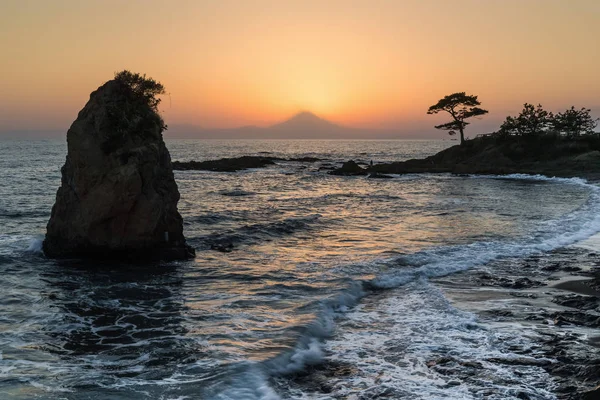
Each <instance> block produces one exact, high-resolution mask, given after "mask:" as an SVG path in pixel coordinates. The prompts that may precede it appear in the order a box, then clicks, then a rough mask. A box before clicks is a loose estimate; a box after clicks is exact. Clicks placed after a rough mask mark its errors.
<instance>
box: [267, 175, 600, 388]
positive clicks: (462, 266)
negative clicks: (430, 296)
mask: <svg viewBox="0 0 600 400" xmlns="http://www.w3.org/2000/svg"><path fill="white" fill-rule="evenodd" d="M473 177H474V178H480V176H473ZM483 177H484V178H487V179H489V178H492V179H510V180H516V179H518V180H529V181H545V182H554V183H562V184H569V185H580V186H585V187H586V188H588V189H589V190H590V195H589V197H588V199H587V201H586V202H585V204H584V205H582V206H581V207H580V208H579V209H577V210H576V211H574V212H572V213H570V214H568V215H565V216H563V217H561V218H558V219H555V220H551V221H547V222H544V223H542V224H541V225H540V227H539V229H538V230H537V231H536V232H534V233H533V234H532V235H531V236H530V237H529V238H521V239H517V240H507V241H484V242H474V243H471V244H467V245H456V246H442V247H436V248H433V249H429V250H424V251H421V252H417V253H414V254H410V255H406V254H402V255H399V256H395V257H392V258H388V259H379V260H374V261H371V262H370V263H376V264H379V265H381V264H384V265H386V266H387V267H388V268H389V269H394V268H395V270H394V271H393V272H390V273H386V274H382V275H380V276H377V277H376V278H374V279H371V280H365V281H353V282H351V283H350V284H349V285H348V287H347V288H346V289H345V290H343V291H342V292H341V293H340V294H339V295H337V296H335V297H333V298H330V299H328V300H326V301H324V302H322V305H321V310H320V312H319V313H318V315H317V317H316V318H315V320H314V321H313V322H312V323H311V324H309V325H308V326H306V327H305V329H304V331H303V332H302V334H301V335H300V337H299V338H298V341H297V344H296V346H295V347H294V348H293V349H291V350H290V351H288V352H285V353H282V354H280V355H279V356H277V357H275V358H273V359H271V360H268V361H265V362H264V363H263V368H264V369H265V371H266V372H267V373H268V374H269V375H271V376H280V375H289V374H293V373H296V372H299V371H302V370H303V369H304V368H306V366H309V365H314V364H318V363H319V362H321V361H322V359H323V357H324V352H323V349H322V345H323V343H324V342H325V340H326V339H327V338H329V337H331V335H332V333H333V331H334V328H335V319H336V318H339V317H340V316H342V315H343V313H345V312H347V311H349V310H350V308H351V307H353V306H354V305H356V304H357V303H358V302H359V301H360V299H361V298H362V297H364V296H365V295H368V294H369V293H372V292H375V291H380V290H387V289H393V288H398V287H400V286H403V285H405V284H407V283H409V282H413V281H416V280H419V279H425V280H427V279H428V278H434V277H441V276H445V275H449V274H452V273H456V272H460V271H465V270H468V269H471V268H474V267H476V266H480V265H483V264H486V263H488V262H490V261H493V260H496V259H499V258H504V257H526V256H529V255H533V254H536V253H541V252H547V251H551V250H554V249H557V248H560V247H564V246H567V245H571V244H574V243H576V242H579V241H581V240H584V239H587V238H589V237H590V236H592V235H594V234H596V233H598V232H600V187H599V186H596V185H592V184H589V183H587V181H585V180H583V179H579V178H551V177H546V176H541V175H525V174H513V175H506V176H483ZM411 267H412V268H411Z"/></svg>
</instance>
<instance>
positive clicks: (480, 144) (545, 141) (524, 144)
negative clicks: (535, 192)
mask: <svg viewBox="0 0 600 400" xmlns="http://www.w3.org/2000/svg"><path fill="white" fill-rule="evenodd" d="M368 170H369V172H374V173H383V174H386V173H387V174H406V173H442V172H446V173H454V174H494V175H502V174H514V173H523V174H542V175H547V176H560V177H584V178H586V179H588V180H591V181H598V180H600V137H599V136H591V135H589V136H583V137H580V138H566V137H546V136H541V137H533V138H504V139H503V138H495V137H479V138H476V139H473V140H468V141H467V142H465V145H463V146H460V145H458V146H453V147H450V148H448V149H446V150H443V151H440V152H439V153H437V154H435V155H433V156H430V157H427V158H424V159H412V160H407V161H401V162H393V163H389V164H377V165H374V166H372V167H369V169H368Z"/></svg>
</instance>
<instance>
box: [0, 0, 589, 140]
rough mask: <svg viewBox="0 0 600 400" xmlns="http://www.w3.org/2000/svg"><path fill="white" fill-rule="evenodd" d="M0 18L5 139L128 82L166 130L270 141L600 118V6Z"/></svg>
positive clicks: (291, 7) (157, 4)
mask: <svg viewBox="0 0 600 400" xmlns="http://www.w3.org/2000/svg"><path fill="white" fill-rule="evenodd" d="M2 8H3V12H2V13H0V26H3V29H4V31H5V34H4V35H0V48H2V51H3V54H4V55H5V56H6V57H5V60H6V61H5V62H3V63H2V64H0V77H1V78H0V91H1V92H2V93H3V96H0V132H2V131H9V130H18V129H43V128H52V129H61V130H65V129H66V128H67V127H68V126H69V124H70V122H71V121H72V120H73V119H74V117H75V116H76V114H77V112H78V111H79V110H80V109H81V108H82V107H83V105H84V104H85V101H87V99H88V96H89V93H90V92H91V91H92V90H93V89H95V88H96V87H98V86H99V85H100V84H102V83H103V82H105V81H106V80H108V79H110V78H111V77H112V75H113V73H114V72H116V71H119V70H122V69H129V70H132V71H135V72H141V73H146V74H147V75H148V76H151V77H153V78H155V79H157V80H159V81H161V82H162V83H163V84H164V85H165V87H166V89H167V91H168V92H169V96H167V97H165V99H164V102H163V104H162V106H161V110H162V112H163V113H164V114H165V118H166V120H167V123H168V124H169V125H170V126H173V125H178V124H180V125H181V124H189V125H199V126H203V127H224V128H230V127H238V126H244V125H257V126H266V125H270V124H273V123H277V122H281V121H282V120H285V119H286V118H289V117H290V116H292V115H294V114H296V113H298V112H300V111H302V110H308V111H310V112H312V113H315V114H317V115H319V116H320V117H323V118H326V119H328V120H331V121H333V122H336V123H339V124H342V125H346V126H353V127H365V128H386V129H396V130H398V131H410V130H411V129H412V130H414V129H426V128H427V127H428V128H427V129H429V130H430V131H431V134H432V135H435V136H438V137H441V136H442V135H443V133H439V132H436V131H435V130H434V129H433V128H432V126H433V125H434V124H435V123H436V122H437V120H435V118H433V117H431V116H427V115H426V114H425V111H426V109H427V107H428V106H430V105H431V104H433V103H434V102H435V101H437V99H439V98H440V97H442V96H444V95H446V94H448V93H452V92H456V91H467V92H469V93H473V94H477V95H479V98H480V100H481V101H482V103H483V105H484V106H485V107H486V108H487V109H489V110H490V114H489V115H488V116H486V118H485V119H483V120H482V121H476V122H475V125H477V124H479V125H478V126H479V127H480V128H478V129H482V130H485V129H489V127H492V126H497V124H498V123H499V121H500V120H501V119H503V118H504V117H505V116H506V115H507V114H510V113H515V112H516V111H518V110H519V109H520V108H521V106H522V104H523V103H524V102H530V103H542V104H543V105H544V106H545V107H546V108H548V109H550V110H554V109H557V108H561V107H568V106H570V105H575V106H578V107H583V106H586V107H590V108H592V109H593V110H594V111H595V112H596V113H600V100H599V99H598V97H597V94H598V93H600V77H599V76H598V74H597V66H598V65H600V53H598V52H594V51H592V50H593V49H595V48H596V47H597V43H596V40H597V37H600V25H599V24H597V20H598V18H599V17H600V5H599V3H597V2H595V1H594V0H575V1H572V2H562V1H559V0H548V1H543V2H542V1H538V0H531V1H529V2H522V1H517V0H506V1H503V2H485V3H484V2H480V1H476V0H460V1H458V2H454V3H452V4H450V3H447V2H443V1H435V0H425V1H417V0H407V1H403V2H392V1H386V0H379V1H375V2H373V3H371V2H369V3H367V2H364V1H358V0H355V1H354V0H348V1H340V0H332V1H331V2H327V4H324V3H322V2H317V1H302V2H300V1H289V2H278V1H274V0H257V1H256V2H242V1H233V0H223V1H220V2H209V1H183V0H182V1H179V2H176V3H173V4H171V3H165V2H161V1H158V0H148V1H147V2H144V5H143V7H142V6H141V5H140V3H137V2H127V3H122V2H120V1H116V0H107V1H95V0H90V1H87V2H78V1H75V0H59V1H56V2H46V1H42V0H37V1H36V0H30V1H27V2H23V1H18V0H7V1H6V2H5V3H3V6H2ZM90 16H94V18H90ZM453 21H463V23H461V24H456V23H454V22H453Z"/></svg>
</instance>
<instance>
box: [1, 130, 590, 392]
mask: <svg viewBox="0 0 600 400" xmlns="http://www.w3.org/2000/svg"><path fill="white" fill-rule="evenodd" d="M16 143H17V144H14V146H13V148H12V149H11V150H10V151H9V153H10V154H13V155H14V156H13V157H12V158H11V159H10V160H7V159H6V158H2V157H0V180H3V181H4V182H8V185H5V186H2V187H0V305H1V306H2V313H0V351H1V352H2V358H1V359H0V387H2V390H3V392H4V393H6V396H5V397H7V398H14V399H26V398H31V397H34V396H39V397H40V398H48V399H59V398H66V399H81V398H108V399H132V398H136V399H137V398H147V399H157V398H164V399H175V398H184V397H182V396H188V398H221V399H226V398H231V399H246V398H248V399H252V398H276V395H275V394H274V392H273V389H271V388H270V384H269V376H270V375H273V374H280V373H289V372H293V371H297V370H299V369H302V368H303V367H304V366H305V365H306V364H310V363H312V362H316V361H317V360H318V359H319V357H321V356H322V355H323V353H322V350H321V348H320V342H321V341H322V340H323V339H326V338H327V337H328V336H329V335H331V334H332V329H333V328H334V325H333V323H332V318H333V315H332V312H333V311H335V312H342V313H343V312H346V311H348V310H349V307H351V306H353V305H355V304H356V302H357V301H358V300H359V299H360V296H362V295H363V294H364V293H366V292H367V290H365V287H363V286H362V284H361V282H368V281H370V280H372V279H374V278H376V277H381V276H382V275H387V274H391V275H393V274H394V272H396V271H402V270H409V269H416V268H418V267H422V266H423V265H424V264H426V263H429V264H428V265H430V267H431V268H433V266H435V265H437V264H435V263H433V261H432V259H433V258H435V257H442V258H443V257H447V258H448V257H452V254H454V253H452V252H455V253H456V254H459V250H460V249H463V248H465V247H466V246H471V245H472V249H473V251H474V252H477V251H479V250H478V249H482V250H481V251H486V252H489V249H491V248H492V245H493V243H500V244H502V243H505V242H506V243H508V242H510V243H513V242H516V243H519V242H523V243H525V244H526V243H529V242H530V241H531V240H533V239H532V238H536V237H542V236H543V237H550V236H551V235H553V234H555V230H556V226H557V224H548V225H545V223H546V221H553V220H556V219H559V218H563V217H564V216H565V215H572V214H573V213H574V212H578V214H573V215H576V217H573V218H572V219H566V220H565V222H564V224H563V225H562V226H560V228H561V229H562V228H564V229H565V230H567V229H571V230H576V229H578V227H579V226H580V225H581V224H582V223H583V222H582V221H585V218H586V217H587V216H588V214H590V213H591V211H593V210H591V209H590V210H591V211H589V212H588V211H586V210H588V208H589V207H590V205H589V204H588V203H589V199H590V189H589V188H588V187H586V186H584V185H575V184H569V183H558V182H546V181H531V180H530V181H519V180H503V179H493V178H473V177H453V176H449V175H420V176H416V175H406V176H398V177H396V178H395V179H391V180H370V179H367V178H364V177H357V178H344V177H334V176H329V175H327V174H325V173H324V172H323V171H320V170H319V168H320V166H322V164H324V163H335V162H337V161H338V160H341V159H344V158H350V157H353V158H356V159H359V160H360V159H362V160H370V159H371V158H372V159H375V160H376V161H381V160H391V159H402V158H411V157H420V156H423V155H427V154H430V153H432V152H435V151H437V150H438V149H439V147H440V146H442V145H440V143H439V142H436V143H433V144H431V143H428V142H409V143H402V142H376V141H374V142H339V143H333V144H332V143H331V142H319V141H315V142H302V141H299V142H298V141H293V142H292V141H290V142H285V141H279V142H278V141H272V142H262V144H261V142H255V143H253V144H251V145H248V144H247V143H243V144H238V145H237V147H236V145H235V143H234V144H232V143H227V142H219V141H217V142H211V141H203V142H189V141H182V142H169V146H170V148H171V151H172V153H173V159H206V158H216V157H221V156H223V157H224V156H236V155H240V154H252V153H253V152H255V153H256V152H259V151H268V152H270V153H271V154H273V155H274V156H282V157H289V156H295V157H302V156H316V157H319V158H321V159H323V161H320V162H316V163H308V164H307V163H298V162H280V163H279V164H278V165H276V166H273V167H269V168H266V169H261V170H251V171H242V172H239V173H206V172H197V171H185V172H176V179H177V182H178V185H179V188H180V191H181V202H180V210H181V212H182V214H183V217H184V221H185V234H186V236H187V238H188V240H189V242H190V244H192V245H193V246H194V247H196V248H197V250H198V251H197V257H196V259H195V260H193V261H187V262H180V263H173V264H168V265H165V264H158V265H146V266H131V265H102V264H95V265H92V264H89V263H86V264H82V263H81V262H79V261H71V262H60V263H57V262H54V261H50V260H46V259H44V258H43V257H42V256H41V255H40V254H39V253H35V252H33V253H32V252H27V251H25V249H27V248H28V247H29V245H30V243H31V241H32V240H34V239H35V238H38V239H39V238H40V237H41V235H43V232H44V226H45V224H46V222H47V219H48V217H49V211H50V208H51V206H52V202H53V200H54V193H55V190H56V187H57V185H58V179H59V175H58V172H57V171H58V168H59V167H60V165H61V164H62V162H63V161H64V145H63V144H62V143H60V144H52V143H50V144H48V143H46V144H45V147H44V146H38V147H35V146H34V147H27V146H22V145H21V144H19V142H16ZM261 146H262V147H261ZM444 146H445V145H444ZM41 149H44V151H45V153H44V155H40V154H37V153H36V152H38V153H39V152H40V151H41ZM2 152H3V150H2V149H0V155H2ZM31 152H34V153H36V154H37V156H35V157H31V156H30V155H29V153H31ZM361 153H366V154H361ZM348 155H350V156H348ZM30 158H31V159H34V160H36V162H35V163H33V162H30V161H29V159H30ZM33 177H37V179H39V182H37V183H36V184H35V185H32V184H31V182H29V179H30V178H33ZM34 186H35V187H34ZM586 207H587V208H586ZM586 212H588V214H586ZM477 243H487V244H485V245H479V246H477ZM489 243H492V244H489ZM219 245H224V246H225V245H226V246H230V247H227V250H231V251H230V252H219V251H215V250H211V248H219ZM461 246H462V247H461ZM34 247H35V246H34ZM498 248H499V249H504V248H507V249H508V248H511V249H512V248H513V247H510V246H505V247H502V246H498ZM457 249H458V250H457ZM461 251H462V250H461ZM410 255H417V256H415V257H410ZM421 255H422V257H421V258H419V257H418V256H421ZM460 255H461V257H462V258H460V259H461V260H465V263H468V260H470V259H474V258H476V257H477V256H480V254H475V253H473V254H471V253H467V252H465V251H462V253H460ZM502 255H503V253H502V252H498V256H502ZM431 268H430V269H431ZM395 301H399V302H402V299H401V298H399V299H397V300H395ZM372 307H375V305H372ZM434 314H435V313H432V314H431V315H434ZM373 329H381V330H384V329H385V326H384V325H381V326H377V325H376V322H374V325H373ZM382 332H383V333H382V335H385V332H384V331H382ZM269 396H271V397H269ZM298 396H300V395H298Z"/></svg>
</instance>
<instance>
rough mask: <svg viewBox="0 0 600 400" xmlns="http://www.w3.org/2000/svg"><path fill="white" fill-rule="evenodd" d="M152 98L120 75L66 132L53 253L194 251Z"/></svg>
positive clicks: (175, 255)
mask: <svg viewBox="0 0 600 400" xmlns="http://www.w3.org/2000/svg"><path fill="white" fill-rule="evenodd" d="M138 77H139V76H138ZM160 87H161V88H162V86H160ZM150 99H151V100H152V99H153V98H150ZM154 100H155V99H154ZM149 101H150V100H149V98H147V97H146V98H144V97H143V96H141V95H140V94H139V92H137V91H136V90H135V89H134V88H132V86H131V85H130V84H128V83H127V82H125V81H123V80H120V79H115V80H111V81H108V82H106V83H105V84H104V85H102V86H101V87H100V88H98V89H97V90H96V91H94V92H93V93H92V94H91V95H90V99H89V101H88V103H87V104H86V105H85V107H84V108H83V109H82V110H81V111H80V112H79V115H78V116H77V119H76V120H75V122H73V124H72V125H71V127H70V129H69V131H68V132H67V143H68V153H67V159H66V162H65V165H64V166H63V167H62V169H61V173H62V182H61V186H60V188H59V189H58V192H57V194H56V203H55V204H54V207H53V208H52V215H51V217H50V221H49V222H48V226H47V233H46V238H45V240H44V244H43V249H44V253H45V254H46V255H47V256H48V257H52V258H69V257H83V258H118V259H127V260H138V259H144V260H147V259H184V258H189V257H191V256H193V255H194V250H193V249H192V248H191V247H189V246H188V245H187V244H186V241H185V238H184V236H183V221H182V218H181V215H180V214H179V212H178V211H177V202H178V201H179V191H178V189H177V184H176V183H175V179H174V176H173V170H172V166H171V158H170V155H169V151H168V150H167V148H166V146H165V143H164V141H163V137H162V131H163V130H164V128H165V126H164V123H163V121H162V119H161V117H160V116H159V115H158V113H157V112H156V105H157V104H158V102H157V101H156V102H155V103H153V104H152V103H150V102H149Z"/></svg>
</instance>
